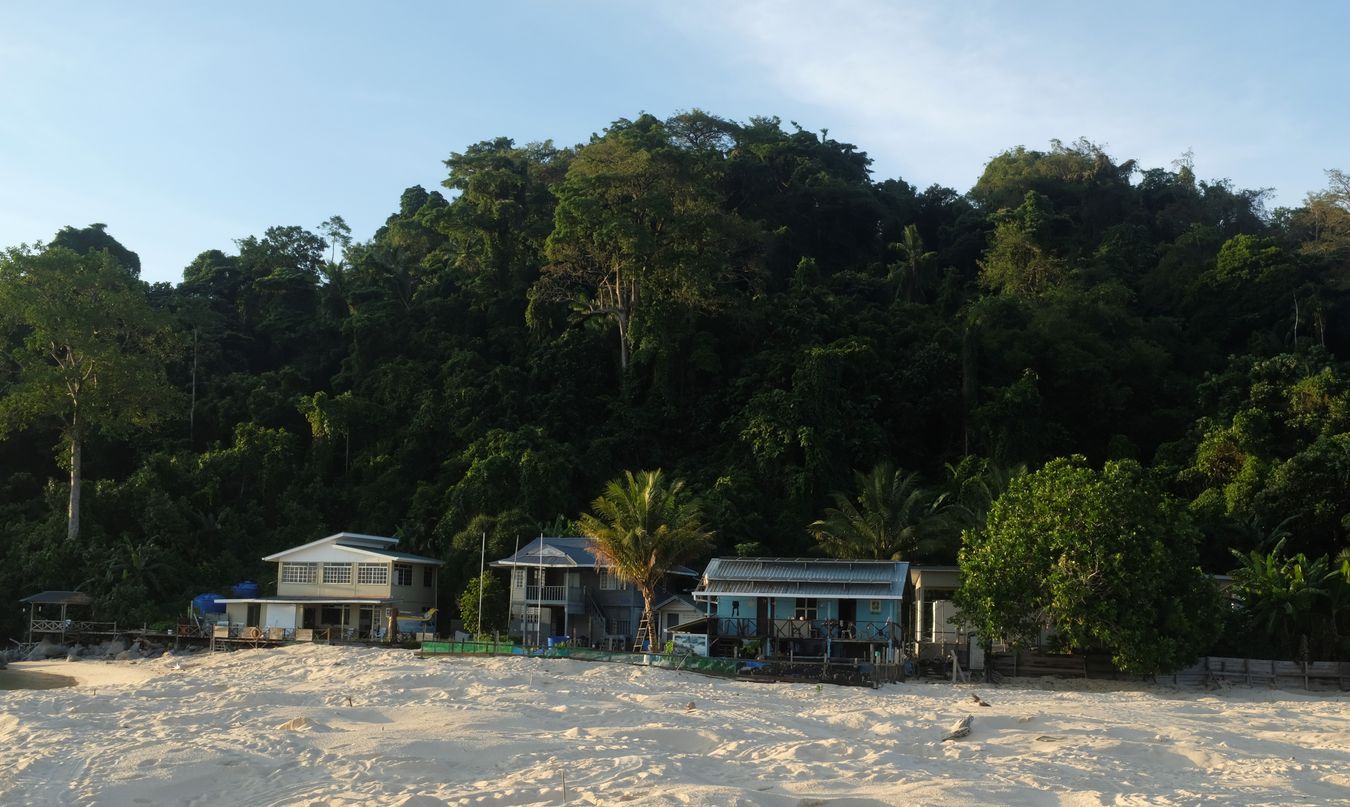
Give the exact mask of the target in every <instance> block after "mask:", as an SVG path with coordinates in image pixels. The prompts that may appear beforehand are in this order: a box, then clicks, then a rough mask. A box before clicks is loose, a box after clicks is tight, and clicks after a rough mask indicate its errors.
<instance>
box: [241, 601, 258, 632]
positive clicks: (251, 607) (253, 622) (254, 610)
mask: <svg viewBox="0 0 1350 807" xmlns="http://www.w3.org/2000/svg"><path fill="white" fill-rule="evenodd" d="M244 624H246V625H248V626H249V627H250V628H256V627H258V626H259V625H261V624H262V603H260V602H251V603H249V604H248V616H247V617H246V618H245V620H244Z"/></svg>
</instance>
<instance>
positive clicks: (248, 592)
mask: <svg viewBox="0 0 1350 807" xmlns="http://www.w3.org/2000/svg"><path fill="white" fill-rule="evenodd" d="M233 591H234V596H236V597H256V596H258V592H259V591H260V589H259V588H258V584H257V583H255V582H253V581H252V580H245V581H243V582H242V583H235V584H234V589H233Z"/></svg>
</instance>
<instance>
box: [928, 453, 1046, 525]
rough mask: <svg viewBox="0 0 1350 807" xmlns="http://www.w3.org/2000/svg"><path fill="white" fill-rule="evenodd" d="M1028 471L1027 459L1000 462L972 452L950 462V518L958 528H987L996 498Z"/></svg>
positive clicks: (952, 523)
mask: <svg viewBox="0 0 1350 807" xmlns="http://www.w3.org/2000/svg"><path fill="white" fill-rule="evenodd" d="M1026 472H1027V466H1026V464H1025V463H1019V464H1016V465H1000V464H998V463H996V462H994V461H993V460H990V459H980V458H978V457H973V456H966V457H962V458H961V461H960V462H958V463H957V464H955V465H953V464H951V463H947V484H946V488H947V491H946V493H947V498H948V508H947V511H946V514H947V516H948V518H947V520H948V521H949V522H950V524H951V526H952V527H954V528H955V529H956V530H957V532H960V531H962V530H980V529H984V525H985V522H986V521H987V520H988V518H989V511H990V509H992V508H993V506H994V502H996V501H998V498H999V497H1000V496H1002V495H1003V494H1004V493H1005V492H1007V490H1008V486H1009V485H1011V484H1012V483H1013V480H1015V479H1017V478H1018V477H1019V476H1022V475H1024V474H1025V473H1026Z"/></svg>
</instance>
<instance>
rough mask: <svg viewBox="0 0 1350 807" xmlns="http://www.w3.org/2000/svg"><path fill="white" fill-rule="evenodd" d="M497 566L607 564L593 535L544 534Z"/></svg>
mask: <svg viewBox="0 0 1350 807" xmlns="http://www.w3.org/2000/svg"><path fill="white" fill-rule="evenodd" d="M492 565H493V566H497V567H501V566H536V567H538V566H543V567H546V568H567V569H594V568H596V567H598V566H604V565H605V564H604V563H600V562H599V561H598V560H597V559H596V556H595V551H594V550H593V549H592V548H591V539H590V538H577V537H573V536H568V537H553V538H549V537H541V538H535V539H534V540H533V541H530V542H529V543H528V544H526V545H525V546H522V547H521V548H520V551H518V552H516V553H515V554H512V555H508V556H507V557H504V558H502V559H501V560H494V561H493V562H492ZM670 573H671V574H680V575H685V576H686V577H697V576H698V572H695V571H694V570H693V569H690V568H687V567H684V566H676V567H674V568H672V569H671V570H670Z"/></svg>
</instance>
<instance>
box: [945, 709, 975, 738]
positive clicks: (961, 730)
mask: <svg viewBox="0 0 1350 807" xmlns="http://www.w3.org/2000/svg"><path fill="white" fill-rule="evenodd" d="M974 722H975V718H973V717H971V716H970V715H966V716H965V717H963V718H961V719H960V720H958V721H956V722H955V723H953V724H952V728H951V731H950V732H949V733H948V734H947V736H946V737H943V738H942V741H943V742H944V743H945V742H947V741H948V740H959V739H961V738H962V737H966V736H969V734H970V724H971V723H974Z"/></svg>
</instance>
